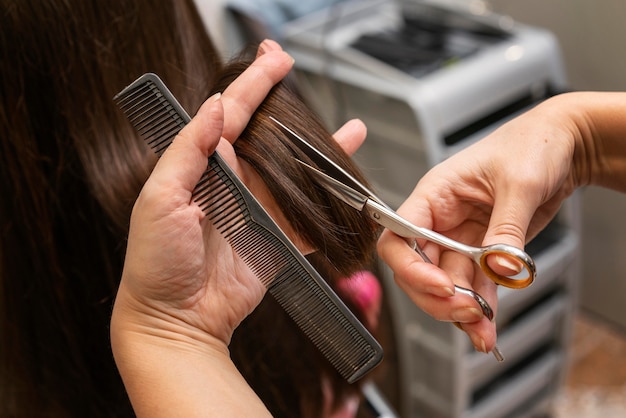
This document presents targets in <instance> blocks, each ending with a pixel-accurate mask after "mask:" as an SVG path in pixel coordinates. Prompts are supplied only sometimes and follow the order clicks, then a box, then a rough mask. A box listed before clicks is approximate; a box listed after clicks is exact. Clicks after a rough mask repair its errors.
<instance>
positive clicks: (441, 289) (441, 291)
mask: <svg viewBox="0 0 626 418" xmlns="http://www.w3.org/2000/svg"><path fill="white" fill-rule="evenodd" d="M428 293H431V294H433V295H435V296H439V297H440V298H449V297H450V296H454V290H452V288H450V287H447V286H433V287H431V288H429V289H428Z"/></svg>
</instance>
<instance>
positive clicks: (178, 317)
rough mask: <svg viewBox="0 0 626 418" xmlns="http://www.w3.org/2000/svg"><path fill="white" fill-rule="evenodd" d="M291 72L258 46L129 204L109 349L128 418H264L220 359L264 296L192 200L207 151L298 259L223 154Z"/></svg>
mask: <svg viewBox="0 0 626 418" xmlns="http://www.w3.org/2000/svg"><path fill="white" fill-rule="evenodd" d="M292 64H293V60H292V59H291V58H290V57H289V56H288V55H287V54H286V53H284V52H283V51H282V50H281V49H280V47H279V46H278V45H277V44H276V43H274V42H271V41H265V42H264V43H263V44H262V45H261V49H260V53H259V55H258V56H257V59H256V60H255V62H254V63H253V64H252V65H251V66H250V67H249V68H248V69H247V70H246V71H245V72H244V73H243V74H242V75H241V76H240V77H239V78H238V79H237V80H236V81H235V82H233V83H232V84H231V86H229V87H228V89H227V90H226V91H224V93H223V94H222V95H221V96H213V97H212V98H210V99H209V100H207V102H205V104H203V106H202V107H201V108H200V110H199V111H198V113H197V114H196V116H195V117H194V118H193V120H192V121H191V122H190V123H189V124H188V125H187V126H186V127H185V128H184V129H183V130H182V131H181V132H180V134H179V135H178V136H177V137H176V139H175V140H174V141H173V143H172V144H171V145H170V147H169V148H168V150H167V151H166V152H165V153H164V154H163V156H162V157H161V158H160V159H159V161H158V163H157V165H156V167H155V168H154V170H153V173H152V174H151V176H150V178H149V179H148V181H147V182H146V184H145V186H144V188H143V189H142V191H141V193H140V196H139V198H138V199H137V202H136V203H135V206H134V209H133V213H132V216H131V224H130V230H129V238H128V247H127V254H126V261H125V265H124V272H123V275H122V280H121V283H120V287H119V291H118V294H117V297H116V301H115V305H114V310H113V315H112V320H111V343H112V348H113V352H114V356H115V360H116V363H117V365H118V368H119V370H120V373H121V375H122V377H123V380H124V384H125V385H126V388H127V391H128V393H129V396H130V398H131V402H132V403H133V407H134V408H135V411H136V413H137V415H138V416H150V417H155V416H172V415H173V414H174V415H175V416H186V417H188V416H205V415H206V416H215V415H216V414H217V415H219V416H269V413H268V411H267V410H266V409H265V407H264V405H263V404H262V402H261V401H260V399H258V397H257V396H256V394H254V392H252V390H251V389H250V387H249V386H248V385H247V383H246V382H245V380H244V379H243V377H242V376H241V375H240V374H239V372H238V371H237V370H236V368H235V367H234V365H233V363H232V361H231V360H230V356H229V352H228V344H229V342H230V338H231V336H232V332H233V330H234V329H235V328H236V327H237V326H238V325H239V323H240V322H241V321H242V320H243V319H244V318H245V317H246V316H247V315H248V314H249V313H250V312H251V311H252V310H253V309H254V308H255V307H256V306H257V305H258V304H259V303H260V301H261V299H262V298H263V295H264V294H265V287H264V286H263V285H262V284H261V283H260V281H259V280H258V279H257V278H256V277H255V276H254V275H253V274H252V273H251V272H250V271H249V269H248V268H247V266H246V265H245V264H244V263H243V261H241V260H240V259H239V257H237V256H236V254H235V253H234V252H233V250H232V248H231V247H230V245H229V244H228V243H227V242H226V241H225V240H224V239H223V238H222V237H221V235H220V234H219V233H218V232H217V231H216V230H215V229H214V227H213V226H212V225H211V224H210V223H209V222H208V221H205V220H204V214H203V213H202V212H201V210H200V208H199V207H198V206H197V205H196V204H195V203H193V202H191V193H192V190H193V189H194V187H195V185H196V183H197V182H198V180H199V179H200V177H201V175H202V173H203V172H204V170H205V169H206V164H207V158H208V157H209V156H210V155H211V153H212V152H213V150H214V149H217V150H218V151H219V152H220V154H221V155H222V157H223V158H224V159H225V160H226V161H227V163H228V164H229V165H230V167H231V168H233V169H234V170H235V171H236V172H237V174H238V175H239V176H240V178H241V179H242V180H243V181H244V183H245V184H246V185H247V186H248V187H249V188H250V190H251V191H253V193H254V194H255V196H256V197H257V198H258V199H259V200H260V201H261V203H262V204H263V206H264V207H265V208H266V209H267V210H268V212H269V213H270V215H271V216H272V217H273V218H274V220H276V221H277V223H278V224H279V225H280V226H281V228H282V229H283V230H284V231H285V232H286V234H287V235H288V236H289V237H290V238H291V239H292V240H293V241H294V243H296V245H297V246H298V248H299V249H300V250H301V251H303V252H306V251H307V250H308V248H307V245H306V243H303V242H300V241H299V240H298V237H296V236H294V234H293V232H292V230H291V228H290V226H289V224H288V223H287V222H286V221H285V218H284V216H283V214H282V213H281V211H280V210H279V209H278V208H277V205H276V204H275V202H274V201H273V199H272V198H271V197H270V195H269V192H268V191H267V189H266V187H265V185H264V183H263V182H262V180H261V179H260V178H259V176H258V175H257V174H256V172H254V170H252V169H251V168H250V167H249V166H248V165H247V164H245V163H244V162H243V161H241V160H239V159H237V157H236V155H235V153H234V150H233V147H232V142H234V141H235V140H236V139H237V137H238V136H239V134H240V133H241V132H242V131H243V129H244V128H245V126H246V124H247V123H248V121H249V119H250V117H251V115H252V114H253V112H254V111H255V109H256V108H257V106H258V105H259V104H260V103H261V102H262V101H263V99H264V98H265V96H266V95H267V93H268V92H269V91H270V89H271V88H272V87H273V86H274V84H276V83H277V82H278V81H279V80H281V79H282V78H283V77H284V76H285V75H286V74H287V72H288V71H289V70H290V68H291V66H292ZM335 138H336V139H337V140H338V142H340V143H345V144H347V145H346V148H347V149H348V150H350V147H353V149H356V148H358V146H359V145H360V143H361V142H362V141H363V140H364V138H365V127H364V125H363V124H362V123H361V122H360V121H351V122H349V123H347V124H346V125H345V126H344V127H343V128H342V129H340V130H339V131H338V132H337V133H336V134H335Z"/></svg>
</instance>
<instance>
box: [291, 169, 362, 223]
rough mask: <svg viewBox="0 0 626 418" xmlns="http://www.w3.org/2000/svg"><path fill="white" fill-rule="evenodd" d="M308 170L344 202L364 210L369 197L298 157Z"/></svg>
mask: <svg viewBox="0 0 626 418" xmlns="http://www.w3.org/2000/svg"><path fill="white" fill-rule="evenodd" d="M296 161H297V162H299V163H300V165H302V166H303V167H304V168H305V169H306V170H307V171H308V172H309V174H311V175H312V176H313V177H314V178H315V179H316V180H317V181H318V182H319V183H320V184H321V185H322V186H324V188H325V189H326V190H327V191H328V192H329V193H331V194H332V195H333V196H335V197H337V198H338V199H339V200H341V201H342V202H345V203H347V204H348V205H350V206H352V207H353V208H354V209H356V210H358V211H363V209H364V208H365V205H366V204H367V201H368V200H369V197H368V196H366V195H364V194H363V193H360V192H359V191H357V190H354V189H353V188H352V187H350V186H347V185H345V184H343V183H342V182H340V181H338V180H337V179H334V178H333V177H331V176H329V175H328V174H326V173H323V172H322V171H320V170H318V169H317V168H315V167H312V166H310V165H309V164H307V163H305V162H304V161H301V160H298V159H296Z"/></svg>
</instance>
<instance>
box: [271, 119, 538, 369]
mask: <svg viewBox="0 0 626 418" xmlns="http://www.w3.org/2000/svg"><path fill="white" fill-rule="evenodd" d="M270 118H271V119H272V120H273V121H274V122H275V123H277V124H278V125H279V126H280V127H281V129H282V130H283V131H284V132H285V133H286V134H288V135H289V137H290V138H291V140H292V142H293V143H294V145H296V147H297V148H298V149H300V151H302V152H303V153H304V154H305V155H306V156H307V157H308V158H309V159H310V161H311V163H313V164H315V165H316V166H317V168H316V167H313V166H311V165H309V164H308V163H306V162H304V161H301V160H297V161H298V162H299V163H300V164H301V165H302V166H303V167H304V168H305V169H306V171H307V172H308V174H309V175H312V176H313V177H314V178H315V179H316V180H317V181H318V183H319V184H320V185H321V186H322V187H324V188H325V189H326V190H327V191H328V192H329V193H331V194H332V195H334V196H335V197H336V198H338V199H339V200H341V201H342V202H344V203H346V204H348V205H349V206H351V207H353V208H354V209H356V210H358V211H361V212H365V213H367V214H368V215H369V217H371V218H372V219H373V220H374V221H375V222H377V223H378V224H379V225H381V226H383V227H385V228H387V229H389V230H390V231H392V232H393V233H395V234H396V235H399V236H401V237H403V238H406V239H408V240H409V242H410V244H411V245H412V246H413V248H414V249H415V250H416V251H417V252H418V253H419V255H420V256H421V257H422V259H424V261H426V262H429V263H430V262H431V261H430V259H429V258H428V257H427V256H426V254H424V253H423V251H422V250H421V249H420V247H419V245H418V244H417V242H416V238H421V239H426V240H428V241H431V242H434V243H436V244H438V245H440V246H443V247H445V248H448V249H450V250H453V251H456V252H458V253H461V254H464V255H466V256H468V257H470V258H471V259H472V260H473V261H474V262H475V263H476V264H478V265H479V266H480V268H481V269H482V271H483V272H484V273H485V275H486V276H487V277H489V278H490V279H491V280H492V281H494V282H495V283H497V284H500V285H503V286H506V287H510V288H515V289H520V288H524V287H527V286H529V285H530V284H531V283H532V282H533V280H534V279H535V277H536V274H537V273H536V268H535V263H534V261H533V259H532V258H531V257H530V256H529V255H528V254H526V253H525V252H524V251H522V250H520V249H518V248H515V247H512V246H510V245H504V244H495V245H490V246H488V247H481V248H477V247H471V246H469V245H465V244H462V243H460V242H457V241H454V240H452V239H450V238H448V237H445V236H443V235H441V234H439V233H436V232H434V231H431V230H429V229H426V228H422V227H418V226H415V225H413V224H411V223H410V222H408V221H407V220H406V219H404V218H402V217H401V216H399V215H398V214H397V213H396V212H395V211H393V210H392V209H391V208H390V207H389V206H388V205H387V204H385V203H384V202H383V201H382V200H381V199H380V198H379V197H377V196H376V194H374V192H372V191H371V190H369V189H368V188H367V187H365V186H364V185H363V184H362V183H360V182H359V181H358V180H356V179H355V178H354V177H352V176H351V175H350V174H348V173H347V172H346V171H345V170H343V169H341V167H339V166H338V165H336V164H335V163H334V162H333V161H332V160H330V159H329V158H328V157H326V156H325V155H324V154H322V153H321V152H319V151H318V150H317V149H315V148H314V147H312V146H311V145H310V144H309V143H308V142H307V141H306V140H305V139H304V138H302V137H301V136H300V135H298V134H297V133H295V132H294V131H293V130H291V129H290V128H288V127H287V126H285V125H284V124H283V123H281V122H280V121H278V120H277V119H275V118H273V117H270ZM489 255H501V256H504V257H507V258H508V259H511V260H515V262H516V263H518V264H519V266H520V269H521V270H522V274H517V273H516V275H515V276H503V275H500V274H498V273H496V272H495V271H493V270H492V269H491V268H490V267H489V265H488V263H487V260H486V259H487V257H488V256H489ZM456 289H457V291H459V293H462V294H465V295H468V296H470V297H472V298H473V299H474V300H475V301H476V302H477V303H478V304H479V306H480V308H481V310H482V312H483V314H484V315H485V316H486V317H487V318H488V319H489V320H492V319H493V311H492V309H491V307H490V306H489V304H488V303H487V301H486V300H484V299H483V298H482V296H480V295H479V294H478V293H476V292H474V291H472V290H470V289H465V288H462V287H458V286H456ZM494 355H495V357H496V358H497V359H498V360H499V361H502V359H503V357H502V354H501V353H500V350H499V349H498V348H496V349H495V351H494Z"/></svg>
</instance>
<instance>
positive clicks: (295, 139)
mask: <svg viewBox="0 0 626 418" xmlns="http://www.w3.org/2000/svg"><path fill="white" fill-rule="evenodd" d="M270 119H271V120H272V121H273V122H274V123H276V124H277V125H278V126H279V127H280V128H281V129H282V131H283V132H285V133H286V134H287V135H288V136H289V137H290V138H291V141H292V143H293V144H294V145H295V146H296V147H298V149H299V150H300V151H302V152H303V153H304V154H305V155H306V156H307V157H309V158H310V159H311V161H313V163H315V165H316V166H318V167H319V168H320V169H321V170H318V171H319V172H320V173H322V174H326V177H327V179H330V180H331V181H332V180H335V182H336V185H337V188H338V189H340V190H341V189H342V188H350V189H352V190H353V191H354V192H357V193H360V194H362V195H363V196H366V197H367V198H370V199H372V200H374V201H376V202H378V203H380V204H382V205H384V203H383V201H382V200H380V199H379V198H378V197H377V196H376V195H375V194H374V193H373V192H372V191H371V190H370V189H368V188H367V187H366V186H365V185H364V184H363V183H361V182H360V181H358V180H357V179H355V178H354V177H353V176H352V175H351V174H350V173H348V172H347V171H346V170H344V169H343V168H341V167H339V165H337V164H336V163H335V162H334V161H333V160H331V159H330V158H328V157H327V156H326V155H324V154H323V153H322V152H320V151H319V150H318V149H317V148H315V147H314V146H313V145H311V144H309V143H308V142H307V141H306V140H305V139H304V138H302V137H301V136H300V135H298V134H297V133H295V132H294V131H293V130H291V129H290V128H288V127H287V126H285V125H284V124H283V123H282V122H280V121H279V120H278V119H276V118H275V117H273V116H270ZM300 162H302V161H300ZM309 167H311V168H313V167H312V166H309ZM318 177H319V176H318ZM338 197H339V196H338ZM342 200H343V199H342ZM385 206H386V205H385ZM359 210H361V209H359Z"/></svg>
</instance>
